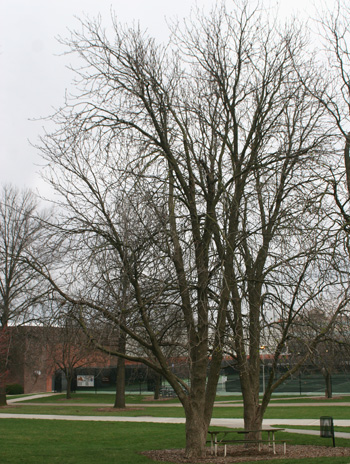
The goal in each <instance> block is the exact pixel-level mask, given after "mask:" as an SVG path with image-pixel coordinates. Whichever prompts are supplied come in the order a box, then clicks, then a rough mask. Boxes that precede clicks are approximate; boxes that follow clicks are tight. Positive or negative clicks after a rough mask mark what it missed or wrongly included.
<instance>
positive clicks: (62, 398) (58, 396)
mask: <svg viewBox="0 0 350 464" xmlns="http://www.w3.org/2000/svg"><path fill="white" fill-rule="evenodd" d="M114 399H115V394H110V393H73V394H72V398H71V399H69V400H67V399H66V395H65V394H64V393H55V394H54V395H50V396H44V397H42V398H34V399H33V398H31V399H25V398H23V403H24V402H25V403H55V402H58V403H59V402H60V403H62V402H67V403H68V402H71V403H85V404H87V403H103V404H107V403H108V404H110V405H113V404H114ZM126 402H127V403H133V404H142V403H146V404H150V403H154V404H159V403H161V404H163V403H169V404H176V403H179V400H178V399H177V398H164V399H163V398H162V399H160V400H153V398H152V396H146V395H126Z"/></svg>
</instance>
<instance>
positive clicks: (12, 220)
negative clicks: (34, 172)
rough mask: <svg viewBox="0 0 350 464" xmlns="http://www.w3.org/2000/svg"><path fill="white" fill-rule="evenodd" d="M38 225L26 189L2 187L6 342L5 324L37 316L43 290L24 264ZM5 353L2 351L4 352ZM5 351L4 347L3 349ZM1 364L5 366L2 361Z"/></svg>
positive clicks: (0, 300) (1, 288)
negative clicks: (36, 311)
mask: <svg viewBox="0 0 350 464" xmlns="http://www.w3.org/2000/svg"><path fill="white" fill-rule="evenodd" d="M41 237H42V225H41V223H40V222H39V221H38V220H37V201H36V198H35V196H34V194H33V193H32V192H30V191H29V190H25V191H22V192H21V191H19V190H18V189H17V188H15V187H12V186H4V187H2V190H1V197H0V324H1V331H3V332H6V333H7V335H6V336H5V335H4V338H5V339H6V340H8V342H10V339H11V337H10V336H9V333H8V332H9V330H8V326H9V325H18V324H23V323H29V322H31V321H33V320H35V319H36V318H37V316H38V314H36V313H35V308H36V307H37V306H38V305H39V303H40V302H41V300H42V297H43V295H44V294H45V292H46V290H47V287H45V286H44V285H43V279H42V277H41V276H40V275H39V274H37V273H36V272H35V270H34V269H33V268H32V267H30V265H29V264H28V263H27V262H26V261H25V258H26V256H27V255H28V254H33V253H35V250H36V251H37V249H38V248H37V247H38V246H39V244H40V246H41V247H42V243H41ZM5 351H6V350H5ZM7 351H8V348H7ZM1 365H2V366H4V368H5V367H6V363H5V362H4V361H3V360H2V361H1ZM0 403H1V404H4V403H6V395H5V384H4V382H3V381H0Z"/></svg>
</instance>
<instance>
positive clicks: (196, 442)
mask: <svg viewBox="0 0 350 464" xmlns="http://www.w3.org/2000/svg"><path fill="white" fill-rule="evenodd" d="M197 405H198V403H197ZM197 405H195V406H190V407H189V408H186V409H187V410H186V409H185V413H186V457H187V458H188V459H198V458H201V457H204V456H205V454H206V447H205V444H206V440H207V434H208V426H209V423H208V421H207V420H205V415H204V405H203V407H200V408H198V407H196V406H197Z"/></svg>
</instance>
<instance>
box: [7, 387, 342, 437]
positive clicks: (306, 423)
mask: <svg viewBox="0 0 350 464" xmlns="http://www.w3.org/2000/svg"><path fill="white" fill-rule="evenodd" d="M53 395H54V394H52V393H45V394H41V395H32V396H27V397H25V398H23V397H21V398H15V399H10V400H8V404H19V403H20V404H21V406H22V405H25V404H27V405H28V406H30V405H35V404H37V405H40V406H45V405H47V406H49V405H50V406H62V404H57V403H25V401H26V400H31V399H36V398H43V397H48V396H53ZM229 404H230V402H229V401H227V402H226V401H225V402H224V404H222V406H224V405H225V406H226V407H227V406H228V405H229ZM334 404H336V405H339V406H342V405H344V406H349V403H322V405H325V406H327V405H333V406H334ZM270 405H271V406H272V404H270ZM296 405H297V406H308V407H309V406H314V405H315V406H319V404H315V403H276V404H274V406H296ZM64 406H91V407H110V406H111V403H109V404H101V403H96V404H91V403H89V404H82V403H69V405H68V404H64ZM128 406H133V407H135V406H138V407H142V408H144V407H145V406H146V407H154V406H157V407H173V406H176V407H177V406H178V407H181V404H178V403H171V404H169V403H166V404H157V405H155V404H154V403H153V404H152V403H151V404H143V403H142V404H134V405H131V404H128ZM231 406H239V407H241V406H242V404H241V403H240V404H231ZM0 418H2V419H44V420H70V421H95V422H100V421H104V422H154V423H162V424H184V423H185V418H183V417H152V416H147V415H145V416H137V417H126V416H75V415H69V414H51V415H50V414H13V413H1V414H0ZM210 425H211V426H212V427H229V428H242V427H243V426H244V422H243V419H212V420H211V422H210ZM276 425H282V426H288V425H293V426H299V427H312V426H313V427H319V426H320V419H319V418H318V419H264V421H263V426H265V427H267V426H272V427H273V426H276ZM334 425H335V426H339V427H350V420H337V419H335V420H334ZM285 431H286V432H288V433H298V434H304V435H319V433H320V432H319V430H302V429H288V428H287V427H286V429H285ZM335 436H336V438H337V437H338V438H347V439H350V433H345V432H336V433H335Z"/></svg>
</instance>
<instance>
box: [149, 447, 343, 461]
mask: <svg viewBox="0 0 350 464" xmlns="http://www.w3.org/2000/svg"><path fill="white" fill-rule="evenodd" d="M219 452H220V454H219V456H216V457H215V456H212V455H211V454H210V449H208V450H207V455H206V456H205V457H204V458H201V459H198V460H196V461H192V460H190V459H187V458H186V456H185V450H183V449H177V450H176V449H172V450H153V451H145V452H143V453H142V454H144V455H145V456H147V457H149V458H150V459H153V460H155V461H168V462H175V463H187V464H189V463H192V464H194V463H204V464H228V463H234V462H247V461H262V460H273V459H305V458H317V457H324V456H325V457H333V456H334V457H338V456H350V448H341V447H336V448H332V447H326V446H308V445H290V446H288V445H287V453H286V454H283V450H282V448H281V449H278V447H277V453H276V454H272V452H271V451H269V450H267V449H266V450H261V451H258V450H257V449H249V448H246V447H244V446H243V445H242V446H241V445H236V446H228V447H227V456H226V457H224V456H223V449H220V450H219Z"/></svg>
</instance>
